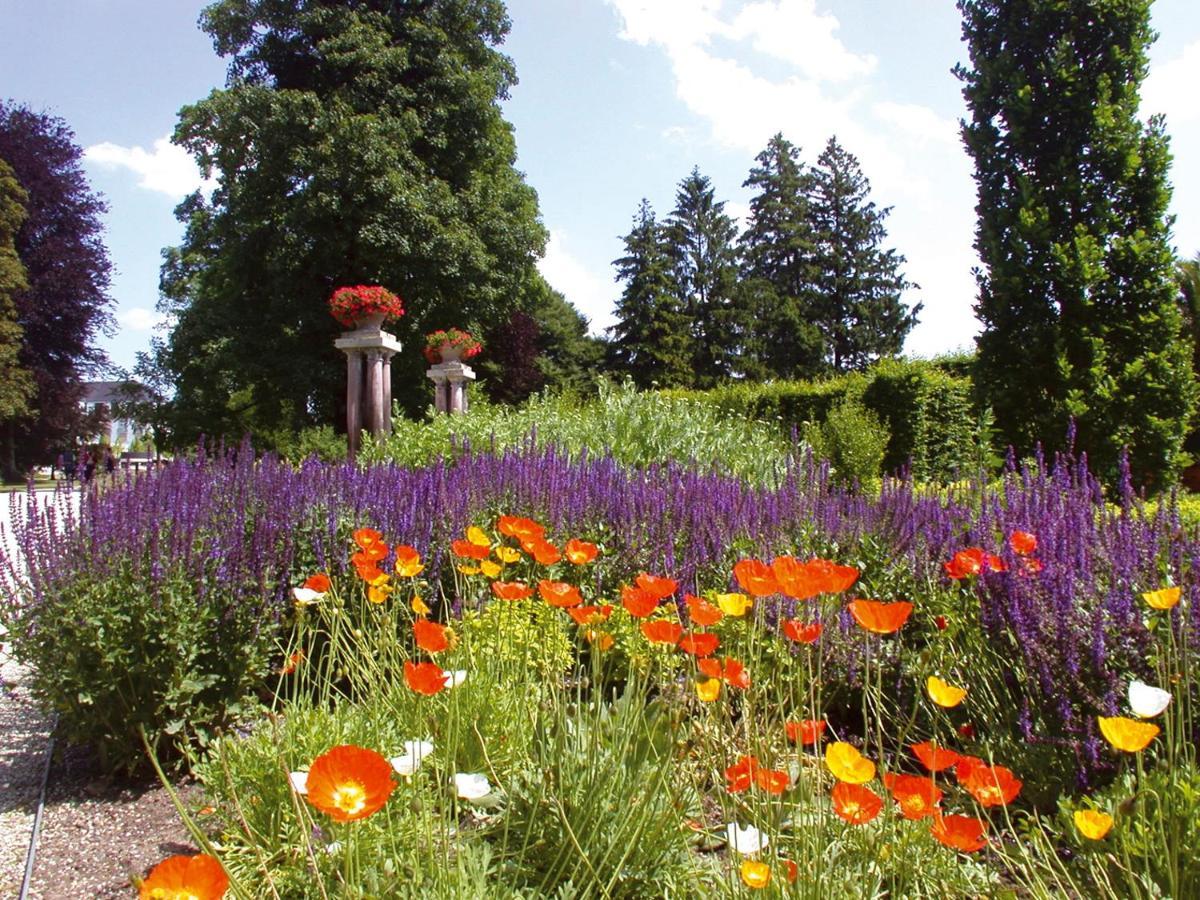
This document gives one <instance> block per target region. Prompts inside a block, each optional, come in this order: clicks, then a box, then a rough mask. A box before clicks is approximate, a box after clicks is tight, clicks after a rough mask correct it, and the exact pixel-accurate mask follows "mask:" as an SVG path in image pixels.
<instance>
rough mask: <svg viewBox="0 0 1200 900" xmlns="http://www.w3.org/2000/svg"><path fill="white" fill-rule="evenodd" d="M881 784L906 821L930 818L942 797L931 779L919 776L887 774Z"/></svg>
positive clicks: (940, 791) (939, 789)
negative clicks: (890, 795)
mask: <svg viewBox="0 0 1200 900" xmlns="http://www.w3.org/2000/svg"><path fill="white" fill-rule="evenodd" d="M883 783H884V785H886V787H887V789H888V790H889V791H891V794H892V799H894V800H895V801H896V802H897V803H898V804H900V813H901V814H902V815H903V816H904V818H906V819H924V818H926V817H927V816H932V815H933V814H934V813H935V812H937V805H938V804H939V803H941V802H942V797H943V796H944V794H943V793H942V790H941V788H939V787H938V786H937V785H935V784H934V783H933V779H932V778H922V777H921V776H920V775H892V774H891V773H888V774H887V775H885V776H884V777H883Z"/></svg>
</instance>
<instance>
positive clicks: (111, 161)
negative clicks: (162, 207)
mask: <svg viewBox="0 0 1200 900" xmlns="http://www.w3.org/2000/svg"><path fill="white" fill-rule="evenodd" d="M83 157H84V159H86V160H87V161H88V162H93V163H97V164H99V165H102V166H106V167H108V168H117V169H129V170H130V171H131V172H133V173H134V174H136V175H138V176H139V177H140V179H141V180H140V181H138V187H143V188H146V189H147V190H150V191H158V192H159V193H162V194H166V195H167V196H169V197H174V198H177V199H181V198H183V197H185V196H187V195H188V194H190V193H191V192H192V191H194V190H196V189H197V188H208V187H211V182H205V181H204V179H202V178H201V177H200V170H199V168H197V166H196V163H195V161H194V160H193V159H192V157H191V156H190V155H189V154H188V152H187V151H186V150H184V149H183V148H182V147H178V146H176V145H175V144H172V143H171V140H170V138H165V137H164V138H159V139H158V140H156V141H155V142H154V149H153V151H149V152H148V151H146V150H144V149H143V148H141V147H122V146H120V145H119V144H112V143H109V142H108V141H105V142H104V143H102V144H93V145H92V146H91V147H88V148H87V149H86V150H84V151H83Z"/></svg>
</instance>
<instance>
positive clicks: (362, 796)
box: [333, 784, 367, 816]
mask: <svg viewBox="0 0 1200 900" xmlns="http://www.w3.org/2000/svg"><path fill="white" fill-rule="evenodd" d="M333 805H334V806H336V807H337V808H338V809H340V810H341V811H342V812H344V813H345V814H346V815H348V816H353V815H356V814H357V813H360V812H362V810H363V807H364V806H366V805H367V792H366V791H364V790H363V789H362V785H360V784H343V785H341V786H340V787H338V789H337V790H336V791H334V792H333Z"/></svg>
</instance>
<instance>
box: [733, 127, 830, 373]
mask: <svg viewBox="0 0 1200 900" xmlns="http://www.w3.org/2000/svg"><path fill="white" fill-rule="evenodd" d="M755 159H756V161H757V162H758V165H757V166H756V167H754V168H753V169H751V170H750V176H749V177H748V178H747V179H746V181H745V182H744V184H743V185H742V186H743V187H748V188H753V189H756V190H757V193H756V194H755V196H754V197H752V198H751V200H750V221H749V223H748V224H747V227H746V231H745V232H744V233H743V234H742V236H741V238H740V240H739V247H740V250H741V254H742V266H741V276H742V281H741V284H740V285H739V294H740V299H739V302H738V306H740V307H742V308H743V309H745V310H746V311H747V313H748V316H747V321H748V323H749V324H748V327H747V329H746V336H745V341H744V343H743V348H742V352H743V358H742V360H741V363H740V365H741V367H742V369H743V371H744V372H745V374H746V375H747V376H749V377H754V378H759V379H761V378H806V377H811V376H812V375H815V374H817V373H818V371H819V370H820V369H821V367H822V365H823V362H824V356H825V349H824V341H823V338H822V336H821V333H820V331H819V330H818V329H817V328H816V326H815V325H814V324H813V322H812V321H811V318H812V310H811V304H812V301H813V292H812V285H811V280H812V278H813V276H814V274H815V272H814V268H815V255H816V248H817V245H816V236H815V234H814V232H813V227H812V222H811V220H810V217H809V208H808V193H809V190H810V185H811V181H812V176H811V175H810V174H809V173H808V172H807V171H805V168H804V164H803V163H802V162H801V161H800V150H799V148H798V147H795V146H794V145H792V144H791V143H790V142H789V141H787V140H786V139H785V138H784V137H783V135H782V134H776V135H775V136H774V137H773V138H771V140H770V142H768V144H767V147H766V149H764V150H763V151H762V152H761V153H760V154H758V156H757V157H755Z"/></svg>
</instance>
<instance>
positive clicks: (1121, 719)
mask: <svg viewBox="0 0 1200 900" xmlns="http://www.w3.org/2000/svg"><path fill="white" fill-rule="evenodd" d="M1096 719H1097V721H1099V723H1100V733H1101V734H1103V735H1104V739H1105V740H1106V741H1108V742H1109V743H1110V744H1112V745H1113V746H1114V747H1116V748H1117V749H1118V750H1124V751H1125V752H1126V753H1137V752H1138V751H1139V750H1144V749H1145V748H1146V745H1147V744H1149V743H1150V742H1151V741H1152V740H1154V738H1155V736H1156V735H1157V734H1158V732H1159V727H1158V726H1157V725H1152V724H1151V723H1149V722H1139V721H1138V720H1137V719H1127V718H1126V717H1125V716H1097V717H1096Z"/></svg>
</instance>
